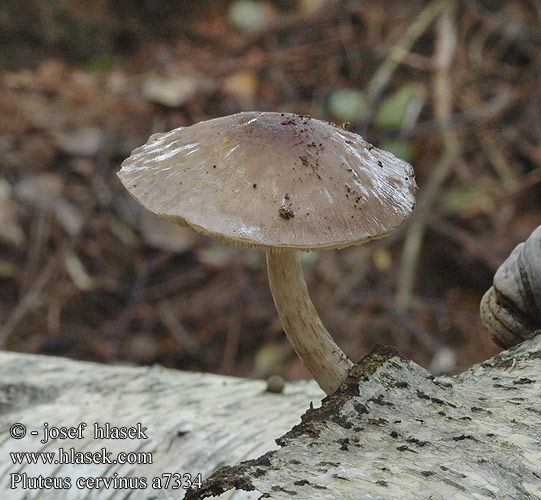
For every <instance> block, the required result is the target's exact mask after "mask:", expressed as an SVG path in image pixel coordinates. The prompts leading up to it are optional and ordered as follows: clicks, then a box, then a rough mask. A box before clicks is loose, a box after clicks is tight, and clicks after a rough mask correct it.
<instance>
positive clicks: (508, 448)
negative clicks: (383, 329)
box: [186, 336, 541, 500]
mask: <svg viewBox="0 0 541 500" xmlns="http://www.w3.org/2000/svg"><path fill="white" fill-rule="evenodd" d="M540 376H541V336H538V337H536V338H535V339H532V340H530V341H527V342H525V343H523V344H521V345H520V346H517V347H515V348H513V349H510V350H509V351H505V352H503V353H500V354H499V355H497V356H495V357H494V358H492V359H490V360H488V361H486V362H484V363H482V364H480V365H476V366H474V367H472V368H471V369H470V370H468V371H466V372H464V373H462V374H460V375H458V376H455V377H437V378H434V377H433V376H432V375H430V374H429V373H428V372H427V371H426V370H424V369H423V368H421V367H420V366H418V365H416V364H415V363H414V362H412V361H410V360H407V359H404V358H402V357H401V356H400V355H399V354H398V353H397V352H395V351H392V350H390V349H389V348H379V349H376V350H374V351H373V352H372V353H371V354H370V355H369V356H367V357H366V358H364V359H363V360H362V361H361V362H360V363H359V364H358V365H357V366H355V367H354V368H353V369H352V370H351V371H350V378H349V380H348V381H347V382H346V383H344V384H343V385H342V386H341V388H340V389H339V390H338V391H337V392H336V393H335V394H334V395H332V396H330V397H328V398H325V400H324V401H323V404H322V406H321V407H320V408H316V409H311V410H309V411H307V412H306V413H305V414H304V415H303V417H302V423H301V424H299V425H297V426H295V427H294V428H293V429H292V430H291V431H290V432H288V433H287V434H285V435H284V436H283V437H282V438H281V439H279V440H278V442H279V444H280V445H281V449H279V450H277V451H270V452H268V453H266V454H264V455H263V456H261V457H259V458H258V459H256V460H252V461H247V462H244V463H241V464H239V465H236V466H232V467H226V468H223V469H221V470H219V471H217V472H216V473H215V474H214V475H213V476H211V477H210V478H209V479H208V480H207V481H206V483H205V484H204V486H203V487H202V488H201V489H199V490H197V491H195V490H193V491H190V492H189V493H188V495H187V496H186V498H187V499H188V498H189V499H190V500H194V499H202V498H206V497H208V496H212V495H217V494H219V493H220V492H223V491H227V490H229V489H230V488H238V487H239V486H240V487H243V488H245V489H248V490H250V489H253V490H256V491H258V492H260V493H261V494H263V496H262V498H271V499H292V498H294V499H307V500H308V499H310V500H318V499H325V500H334V499H343V500H360V499H371V500H374V499H377V500H386V499H388V500H391V499H397V498H400V499H401V500H408V499H411V500H414V499H415V500H419V499H427V500H428V499H430V500H447V499H449V498H453V499H460V500H466V499H472V500H473V499H477V500H479V499H486V500H489V499H504V498H505V499H509V500H511V499H516V500H525V499H539V498H541V403H540V399H541V383H540V381H539V378H540Z"/></svg>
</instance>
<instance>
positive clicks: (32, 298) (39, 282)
mask: <svg viewBox="0 0 541 500" xmlns="http://www.w3.org/2000/svg"><path fill="white" fill-rule="evenodd" d="M56 266H57V259H56V258H54V257H53V258H51V259H50V260H49V262H48V263H47V265H46V266H45V267H44V269H43V270H42V271H41V273H40V275H39V276H38V278H37V279H36V280H35V281H34V283H33V284H32V286H31V287H30V288H29V289H28V291H27V292H26V293H25V295H24V296H23V297H22V299H21V300H20V301H19V303H18V304H17V306H16V307H15V309H14V310H13V311H12V313H11V314H10V316H9V317H8V319H7V320H6V322H5V323H4V324H3V325H2V327H1V328H0V348H1V347H4V345H5V342H6V340H7V339H8V337H9V336H10V335H11V333H12V332H13V330H14V329H15V327H16V326H17V323H19V321H20V320H21V319H22V318H23V316H24V315H25V314H26V313H27V312H28V310H29V309H31V308H32V306H33V305H34V304H35V303H36V300H37V299H38V298H39V295H40V294H41V292H42V291H43V289H44V288H45V287H46V286H47V283H49V281H50V280H51V278H52V277H53V275H54V273H55V272H56V270H57V269H56Z"/></svg>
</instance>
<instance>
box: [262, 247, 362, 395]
mask: <svg viewBox="0 0 541 500" xmlns="http://www.w3.org/2000/svg"><path fill="white" fill-rule="evenodd" d="M267 271H268V274H269V284H270V288H271V292H272V296H273V298H274V304H275V305H276V309H277V311H278V315H279V316H280V320H281V322H282V326H283V327H284V331H285V332H286V335H287V338H288V339H289V341H290V342H291V345H292V346H293V349H295V351H296V353H297V354H298V356H299V358H301V360H302V362H303V363H304V366H305V367H306V368H307V370H308V371H309V372H310V373H311V374H312V376H313V377H314V379H315V380H316V382H317V383H318V384H319V386H320V387H321V388H322V389H323V390H324V391H325V393H326V394H332V393H333V392H335V391H336V389H338V387H339V386H340V384H342V382H343V381H344V380H345V379H346V378H347V376H348V371H349V369H350V368H351V367H352V366H353V363H352V362H351V361H350V360H349V359H348V357H347V356H346V355H345V354H344V353H343V352H342V350H341V349H340V348H339V347H338V346H337V345H336V343H335V342H334V340H333V339H332V337H331V335H330V334H329V332H328V331H327V329H326V328H325V326H324V325H323V323H322V321H321V319H320V318H319V315H318V314H317V311H316V308H315V307H314V305H313V304H312V301H311V300H310V296H309V294H308V288H307V287H306V282H305V281H304V277H303V274H302V266H301V262H300V259H299V252H297V251H293V250H287V251H283V250H282V251H280V252H273V251H271V250H267Z"/></svg>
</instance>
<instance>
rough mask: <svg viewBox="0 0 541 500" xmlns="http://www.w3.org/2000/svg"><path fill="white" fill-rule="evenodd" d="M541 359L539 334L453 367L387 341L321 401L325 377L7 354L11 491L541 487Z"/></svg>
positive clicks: (470, 491) (5, 423)
mask: <svg viewBox="0 0 541 500" xmlns="http://www.w3.org/2000/svg"><path fill="white" fill-rule="evenodd" d="M540 373H541V336H538V337H535V338H534V339H531V340H528V341H526V342H524V343H522V344H520V345H519V346H517V347H514V348H512V349H510V350H508V351H504V352H502V353H500V354H499V355H497V356H495V357H493V358H491V359H490V360H488V361H486V362H484V363H481V364H479V365H476V366H474V367H472V368H471V369H470V370H467V371H466V372H464V373H462V374H460V375H457V376H455V377H446V376H443V377H433V376H432V375H430V374H429V373H428V372H427V371H426V370H424V369H423V368H421V367H420V366H418V365H416V364H415V363H414V362H412V361H410V360H408V359H404V358H403V357H402V356H400V354H399V353H397V352H396V351H394V350H392V349H390V348H385V347H382V346H380V347H378V348H376V349H374V351H373V352H372V353H370V354H369V355H368V356H366V357H365V358H363V360H361V361H360V362H359V363H358V364H357V365H355V366H354V367H353V369H352V370H351V372H350V376H349V378H348V380H347V381H346V382H345V383H344V384H343V385H342V386H341V387H340V389H339V390H338V391H337V392H336V393H335V394H333V395H332V396H328V397H326V398H325V399H323V401H322V404H321V406H319V401H320V400H321V398H322V397H323V393H322V392H321V391H320V389H319V388H318V387H317V386H316V385H315V384H314V383H307V382H296V383H291V384H287V385H286V389H285V391H284V393H282V394H272V393H269V392H266V391H265V388H266V385H265V383H264V382H262V381H257V380H245V379H237V378H232V377H222V376H216V375H209V374H201V373H187V372H179V371H175V370H170V369H165V368H161V367H157V366H155V367H150V368H146V367H131V366H107V365H99V364H96V363H88V362H79V361H72V360H67V359H62V358H54V357H47V356H35V355H27V354H19V353H13V352H0V375H1V378H0V380H1V384H0V430H1V434H0V436H2V437H1V440H0V447H1V450H0V457H2V458H1V459H0V494H1V497H2V498H9V499H14V500H16V499H23V498H24V499H43V498H45V499H48V498H55V499H82V498H100V499H102V498H103V499H128V498H129V499H151V498H152V499H172V498H175V499H180V498H183V496H184V494H185V492H186V488H188V487H189V486H193V487H194V488H192V489H190V490H189V491H188V492H187V494H186V499H190V500H193V499H200V498H206V497H210V496H213V495H221V496H220V498H222V499H223V498H260V497H261V495H263V498H272V499H283V498H288V499H291V498H295V499H314V500H317V499H329V500H330V499H345V500H347V499H360V498H372V499H380V500H383V499H395V498H400V499H425V498H426V499H429V498H430V499H434V500H435V499H448V498H457V499H458V498H459V499H485V498H486V499H494V498H496V499H501V498H506V499H521V500H522V499H526V498H532V499H535V498H541V465H540V464H541V437H540V436H541V404H540V396H541V390H540V387H541V384H540V382H539V378H540V376H539V374H540ZM301 415H302V417H301ZM299 421H300V423H299ZM82 424H86V426H83V425H82ZM292 426H293V427H292ZM291 427H292V428H291ZM289 429H291V430H289ZM32 433H35V435H32ZM23 435H24V436H23ZM279 436H282V437H281V438H279V439H278V440H277V443H278V444H279V446H280V448H279V449H276V446H275V445H274V439H275V438H277V437H279ZM60 449H62V450H63V451H62V452H60ZM25 452H26V453H27V454H26V455H24V453H25ZM36 452H39V454H37V453H36ZM15 453H19V454H18V455H14V454H15ZM47 453H52V455H47ZM62 453H63V454H64V455H62ZM121 454H124V455H121ZM29 457H33V458H31V459H30V458H29ZM36 457H38V458H37V459H36ZM43 457H52V460H53V463H50V464H49V463H44V458H43ZM29 460H30V461H31V460H35V461H36V463H29ZM85 460H86V461H87V462H91V463H84V462H85ZM100 460H103V462H105V463H97V462H99V461H100ZM108 460H110V461H115V460H116V461H117V463H108ZM145 460H146V461H147V463H141V461H143V462H144V461H145ZM18 461H20V463H18ZM55 461H56V462H55ZM122 461H126V462H130V461H131V462H137V461H138V462H139V463H120V462H122ZM150 461H151V462H152V463H148V462H150ZM14 462H15V463H14ZM57 462H58V463H57ZM234 464H237V465H234ZM199 474H200V475H199ZM40 478H41V479H40ZM203 480H204V481H203ZM40 482H41V483H40ZM38 483H40V484H38ZM201 483H202V484H201ZM199 486H201V487H199ZM238 490H246V492H247V493H246V492H244V491H238Z"/></svg>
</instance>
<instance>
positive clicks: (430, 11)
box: [355, 0, 447, 137]
mask: <svg viewBox="0 0 541 500" xmlns="http://www.w3.org/2000/svg"><path fill="white" fill-rule="evenodd" d="M446 5H447V2H445V1H442V0H434V1H432V2H430V3H429V4H428V5H427V6H426V7H425V8H424V9H423V11H422V12H421V13H420V14H419V15H418V16H417V18H416V19H415V20H414V21H413V23H411V24H410V26H409V27H408V29H407V30H406V32H405V33H404V35H403V36H402V39H401V40H400V41H399V42H398V43H397V44H396V45H395V46H394V47H393V48H392V50H391V52H390V53H389V55H388V56H387V58H386V59H385V61H383V63H382V64H381V65H380V67H379V68H378V69H377V70H376V72H375V73H374V75H373V76H372V78H371V79H370V82H369V83H368V88H367V91H366V93H367V104H368V106H367V108H366V109H365V110H363V112H362V114H361V116H359V118H358V120H357V126H356V127H355V130H356V132H358V133H359V134H361V135H362V136H365V137H366V135H367V134H366V132H367V128H368V122H369V121H370V119H371V117H372V114H373V112H374V110H375V109H376V106H377V103H378V102H379V100H380V98H381V96H382V94H383V92H384V91H385V89H386V88H387V86H388V84H389V81H390V80H391V77H392V75H393V73H394V72H395V70H396V68H397V67H398V66H399V64H400V62H401V61H402V59H403V58H404V57H405V56H406V55H407V54H408V53H409V50H410V49H411V47H412V46H413V44H414V43H415V41H416V40H417V39H418V38H419V37H420V36H421V35H422V34H423V33H424V32H425V31H426V29H427V28H428V26H430V24H431V23H432V21H433V20H434V19H435V18H436V16H437V15H438V13H439V12H440V11H441V9H442V8H444V7H445V6H446Z"/></svg>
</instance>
